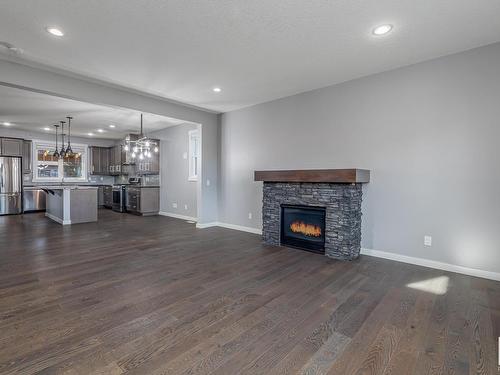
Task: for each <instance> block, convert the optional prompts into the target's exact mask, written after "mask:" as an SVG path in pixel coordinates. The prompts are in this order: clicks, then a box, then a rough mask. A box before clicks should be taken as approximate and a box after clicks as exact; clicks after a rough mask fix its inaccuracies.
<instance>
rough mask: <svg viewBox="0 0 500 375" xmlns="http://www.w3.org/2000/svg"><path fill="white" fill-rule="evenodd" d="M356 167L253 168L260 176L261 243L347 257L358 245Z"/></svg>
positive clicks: (363, 178)
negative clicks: (277, 169)
mask: <svg viewBox="0 0 500 375" xmlns="http://www.w3.org/2000/svg"><path fill="white" fill-rule="evenodd" d="M369 178H370V173H369V171H367V170H360V169H333V170H332V169H328V170H303V171H256V172H255V180H256V181H264V187H263V189H264V190H263V207H262V219H263V224H262V238H263V241H264V243H266V244H268V245H276V246H280V245H283V246H290V247H296V248H300V249H304V250H308V251H313V252H318V253H321V254H324V255H326V256H328V257H330V258H335V259H342V260H353V259H356V258H357V257H358V256H359V252H360V249H361V201H362V183H366V182H368V181H369Z"/></svg>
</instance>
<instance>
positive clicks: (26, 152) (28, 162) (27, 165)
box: [23, 141, 33, 174]
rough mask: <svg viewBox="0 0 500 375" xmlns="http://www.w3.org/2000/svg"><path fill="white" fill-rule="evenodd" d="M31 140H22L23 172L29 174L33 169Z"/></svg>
mask: <svg viewBox="0 0 500 375" xmlns="http://www.w3.org/2000/svg"><path fill="white" fill-rule="evenodd" d="M32 146H33V142H31V141H23V173H24V174H29V173H31V172H32V171H33V160H32V158H31V149H32Z"/></svg>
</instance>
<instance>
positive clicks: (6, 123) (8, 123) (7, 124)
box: [3, 122, 12, 126]
mask: <svg viewBox="0 0 500 375" xmlns="http://www.w3.org/2000/svg"><path fill="white" fill-rule="evenodd" d="M3 125H4V126H11V125H12V124H11V123H10V122H4V123H3Z"/></svg>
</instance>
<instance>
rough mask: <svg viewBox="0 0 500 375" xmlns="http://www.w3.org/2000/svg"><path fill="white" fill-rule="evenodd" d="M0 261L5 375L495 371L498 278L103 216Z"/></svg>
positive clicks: (47, 232)
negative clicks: (350, 258) (335, 256)
mask: <svg viewBox="0 0 500 375" xmlns="http://www.w3.org/2000/svg"><path fill="white" fill-rule="evenodd" d="M0 259H1V262H0V374H35V373H36V374H85V375H87V374H231V375H234V374H339V375H351V374H352V375H354V374H383V375H388V374H393V375H405V374H415V375H420V374H457V375H458V374H488V375H489V374H500V371H499V370H498V366H497V364H498V359H497V350H498V348H497V340H498V338H497V337H498V336H499V335H500V283H498V282H494V281H488V280H484V279H478V278H472V277H468V276H463V275H458V274H452V273H447V272H443V271H438V270H432V269H427V268H423V267H417V266H412V265H406V264H402V263H396V262H392V261H386V260H381V259H376V258H371V257H366V256H364V257H362V258H361V259H359V260H357V261H354V262H338V261H334V260H330V259H327V258H326V257H324V256H321V255H317V254H312V253H308V252H304V251H300V250H294V249H287V248H276V247H266V246H263V245H262V244H261V241H260V237H259V236H257V235H253V234H248V233H243V232H238V231H233V230H229V229H222V228H208V229H202V230H199V229H195V227H194V225H193V224H189V223H186V222H184V221H182V220H177V219H171V218H167V217H144V218H143V217H137V216H133V215H127V214H119V213H115V212H112V211H108V210H100V211H99V222H98V223H90V224H81V225H74V226H67V227H62V226H60V225H59V224H56V223H53V222H52V221H50V220H48V219H46V218H45V217H44V216H43V214H30V215H24V216H6V217H0ZM408 285H411V287H410V286H408Z"/></svg>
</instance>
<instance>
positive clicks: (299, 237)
mask: <svg viewBox="0 0 500 375" xmlns="http://www.w3.org/2000/svg"><path fill="white" fill-rule="evenodd" d="M325 214H326V210H325V208H324V207H314V206H295V205H287V204H282V205H281V244H282V245H285V246H291V247H296V248H299V249H303V250H308V251H312V252H315V253H320V254H324V253H325Z"/></svg>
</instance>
